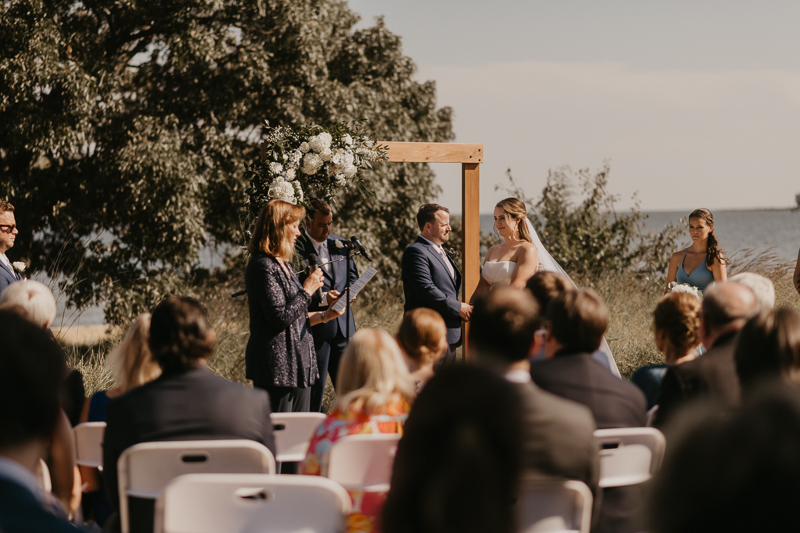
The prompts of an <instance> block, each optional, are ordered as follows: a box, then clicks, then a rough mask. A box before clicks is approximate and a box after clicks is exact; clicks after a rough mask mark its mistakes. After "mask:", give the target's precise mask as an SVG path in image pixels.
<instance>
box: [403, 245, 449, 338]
mask: <svg viewBox="0 0 800 533" xmlns="http://www.w3.org/2000/svg"><path fill="white" fill-rule="evenodd" d="M447 261H448V262H449V263H450V266H452V267H453V271H454V272H455V279H453V278H452V277H451V276H450V271H449V270H448V269H447V265H446V263H445V260H444V259H443V258H442V256H441V255H439V252H438V251H436V249H435V248H434V246H433V244H432V243H431V242H429V241H427V240H426V239H424V238H422V237H418V238H417V240H416V241H415V242H414V244H412V245H411V246H409V247H408V248H406V250H405V252H403V263H402V265H403V295H404V296H405V300H406V302H405V306H404V308H403V310H404V311H406V312H408V311H411V310H412V309H416V308H418V307H428V308H430V309H433V310H434V311H436V312H438V313H439V314H440V315H442V318H444V323H445V325H446V326H447V343H448V344H449V345H450V348H451V350H452V349H453V348H455V347H457V346H460V345H461V341H462V338H461V317H459V316H458V313H459V312H460V311H461V301H460V300H459V299H458V293H459V292H460V291H461V272H460V271H459V270H458V267H456V264H455V262H453V259H452V258H451V257H450V256H449V255H448V256H447Z"/></svg>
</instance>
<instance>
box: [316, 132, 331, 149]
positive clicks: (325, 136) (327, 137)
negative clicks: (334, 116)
mask: <svg viewBox="0 0 800 533" xmlns="http://www.w3.org/2000/svg"><path fill="white" fill-rule="evenodd" d="M319 139H320V141H322V147H323V148H330V147H331V142H333V137H331V134H330V133H328V132H327V131H323V132H322V133H320V134H319Z"/></svg>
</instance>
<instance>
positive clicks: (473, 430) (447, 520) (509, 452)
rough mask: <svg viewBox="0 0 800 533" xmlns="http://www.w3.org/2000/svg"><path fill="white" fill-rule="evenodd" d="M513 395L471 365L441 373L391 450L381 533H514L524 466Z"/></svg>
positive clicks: (505, 384) (497, 378)
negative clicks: (519, 487) (392, 451)
mask: <svg viewBox="0 0 800 533" xmlns="http://www.w3.org/2000/svg"><path fill="white" fill-rule="evenodd" d="M521 402H522V398H520V396H519V388H518V387H513V386H512V385H511V383H509V382H508V380H505V379H503V378H501V377H500V376H498V375H497V374H496V373H494V372H491V371H489V370H487V369H484V368H481V367H479V366H477V365H459V366H449V367H444V368H442V370H441V371H440V372H439V373H437V375H436V376H434V377H433V378H432V379H431V380H430V381H429V382H428V384H427V385H425V388H424V389H422V392H420V394H419V398H417V400H416V401H415V403H414V408H413V409H412V410H411V414H410V415H409V417H408V422H407V423H406V427H405V434H404V435H403V438H402V439H401V440H400V443H399V445H398V447H397V456H396V457H395V461H394V469H393V470H392V482H391V488H390V489H389V495H388V497H387V500H386V505H385V506H384V508H383V516H382V521H381V524H382V528H381V529H382V531H383V532H384V533H484V532H492V533H512V532H514V531H517V529H516V523H515V522H516V521H515V516H514V507H513V502H514V500H515V499H516V497H517V486H518V481H519V474H520V471H521V469H522V465H523V457H522V454H523V452H522V446H524V445H523V443H522V441H523V438H524V437H523V430H522V428H523V427H524V423H523V414H522V413H521V410H520V405H521Z"/></svg>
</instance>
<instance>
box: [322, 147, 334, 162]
mask: <svg viewBox="0 0 800 533" xmlns="http://www.w3.org/2000/svg"><path fill="white" fill-rule="evenodd" d="M319 156H320V157H321V158H322V160H323V161H330V160H331V157H332V156H333V154H332V153H331V149H330V148H325V149H324V150H322V151H321V152H320V153H319Z"/></svg>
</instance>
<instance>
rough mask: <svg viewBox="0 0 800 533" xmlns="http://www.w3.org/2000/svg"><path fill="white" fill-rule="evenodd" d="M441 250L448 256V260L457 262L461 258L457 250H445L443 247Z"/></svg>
mask: <svg viewBox="0 0 800 533" xmlns="http://www.w3.org/2000/svg"><path fill="white" fill-rule="evenodd" d="M442 248H443V249H444V251H445V252H446V253H447V255H449V256H450V259H452V260H453V261H458V258H459V257H460V256H461V254H459V252H458V250H457V249H455V248H445V247H444V246H442Z"/></svg>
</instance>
